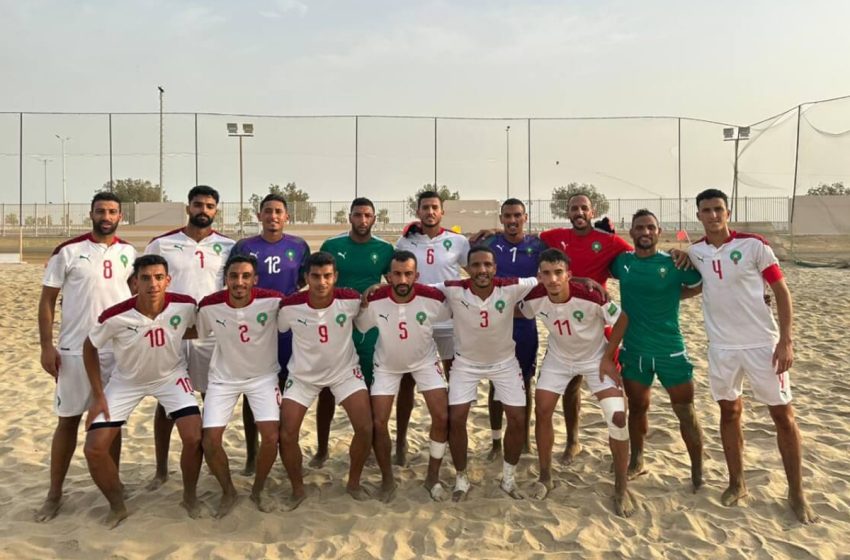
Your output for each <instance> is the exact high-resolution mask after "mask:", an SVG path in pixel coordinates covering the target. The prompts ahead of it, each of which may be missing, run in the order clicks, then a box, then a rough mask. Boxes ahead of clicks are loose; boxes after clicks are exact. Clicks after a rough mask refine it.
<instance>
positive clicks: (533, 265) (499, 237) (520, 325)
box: [484, 198, 546, 461]
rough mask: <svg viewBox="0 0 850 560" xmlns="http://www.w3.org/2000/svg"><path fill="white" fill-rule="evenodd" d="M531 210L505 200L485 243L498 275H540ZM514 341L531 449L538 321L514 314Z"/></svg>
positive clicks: (495, 419) (498, 416)
mask: <svg viewBox="0 0 850 560" xmlns="http://www.w3.org/2000/svg"><path fill="white" fill-rule="evenodd" d="M527 221H528V214H526V213H525V204H523V203H522V201H521V200H519V199H518V198H509V199H507V200H505V202H503V203H502V208H501V211H500V213H499V222H501V224H502V228H503V229H502V232H501V233H497V234H496V235H493V236H491V237H488V238H487V239H486V240H485V241H484V244H485V245H487V246H488V247H490V248H491V249H493V253H494V254H495V255H496V278H530V277H532V276H536V275H537V266H538V260H539V257H540V253H541V252H543V251H544V250H546V244H545V243H543V242H542V241H541V240H540V238H538V237H537V236H535V235H526V234H525V224H526V222H527ZM514 343H515V344H516V359H517V361H518V362H519V367H520V370H522V382H523V384H524V385H525V441H526V444H525V450H526V451H528V445H529V444H528V441H529V438H528V432H529V424H530V422H531V378H532V377H534V371H535V369H536V365H537V345H538V341H537V322H536V321H535V320H534V319H525V318H523V317H515V318H514ZM493 393H494V390H493V384H492V383H491V384H490V393H489V395H488V397H487V408H488V411H489V413H490V430H491V431H492V433H493V447H492V449H491V450H490V454H489V456H488V457H487V458H488V459H489V460H491V461H492V460H493V459H495V458H496V457H498V456H500V455H501V454H502V403H500V402H499V401H497V400H495V398H494V396H493Z"/></svg>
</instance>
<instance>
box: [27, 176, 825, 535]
mask: <svg viewBox="0 0 850 560" xmlns="http://www.w3.org/2000/svg"><path fill="white" fill-rule="evenodd" d="M219 202H220V197H219V193H218V192H217V191H216V190H215V189H214V188H212V187H209V186H196V187H193V188H192V189H191V190H189V192H188V195H187V197H186V203H187V204H186V213H187V215H188V221H187V223H186V225H185V226H184V227H182V228H179V229H176V230H173V231H169V232H165V233H163V234H162V235H160V236H158V237H156V238H154V239H153V240H151V241H150V243H149V244H148V245H147V247H145V249H144V251H143V252H141V253H138V252H137V251H136V249H135V248H134V247H133V245H131V244H129V243H127V242H125V241H123V240H122V239H121V238H120V237H119V232H118V231H117V230H118V226H119V223H120V222H121V220H122V206H121V200H119V199H118V197H116V196H115V195H114V194H111V193H108V192H100V193H98V194H97V195H95V196H94V198H93V200H92V202H91V213H90V217H91V220H92V231H91V232H90V233H87V234H85V235H82V236H80V237H76V238H73V239H70V240H68V241H66V242H64V243H62V244H61V245H59V246H58V247H56V249H55V250H54V252H53V254H52V256H51V257H50V259H49V261H48V262H47V264H46V266H45V272H44V277H43V281H42V289H41V297H40V300H39V305H38V330H39V336H40V346H41V366H42V368H43V369H44V370H45V371H46V372H47V373H48V374H50V375H51V376H52V377H53V379H54V380H55V397H54V411H55V413H56V416H57V418H58V420H57V424H56V429H55V432H54V434H53V440H52V443H51V451H50V471H49V472H50V480H49V490H48V492H47V497H46V499H45V500H44V503H43V505H41V506H40V509H39V510H38V511H37V512H36V514H35V519H36V521H42V522H45V521H49V520H50V519H52V518H54V517H55V516H56V515H59V514H61V506H62V502H63V483H64V482H65V478H66V475H67V472H68V469H69V466H70V464H71V461H72V459H73V458H74V456H75V454H76V453H77V447H78V432H79V428H80V425H81V423H82V424H83V427H84V429H85V438H84V441H83V442H80V443H82V447H83V453H84V457H85V461H86V463H87V466H88V470H89V473H90V474H91V478H92V480H93V482H94V484H95V485H96V486H97V488H98V489H99V490H100V492H101V493H102V494H103V496H104V497H105V498H106V500H107V502H108V504H109V513H108V516H107V518H106V520H105V523H106V525H107V526H108V527H110V528H112V527H116V526H118V525H119V524H121V523H122V522H124V521H125V520H126V519H127V517H128V516H129V515H130V513H132V511H131V510H132V508H130V507H128V505H127V503H125V499H126V497H125V488H124V485H123V483H122V481H121V477H120V476H119V466H120V455H121V446H122V426H124V425H125V423H126V422H127V421H128V419H129V418H130V416H131V414H132V413H133V411H134V409H135V408H136V407H137V406H138V405H139V403H140V402H141V401H142V400H143V399H144V398H145V397H154V398H155V399H156V400H157V403H158V404H157V406H156V411H155V414H154V417H153V418H148V419H145V421H146V422H151V423H152V430H151V431H152V432H153V434H154V442H155V471H154V476H153V478H152V479H151V480H150V481H149V482H146V484H147V486H146V488H147V490H148V491H151V492H155V491H157V489H159V488H160V487H161V486H162V485H163V484H164V483H165V482H166V481H167V480H168V476H169V464H168V463H169V452H170V442H171V437H172V432H173V430H174V428H175V427H176V428H177V432H178V436H179V440H180V458H179V469H180V473H181V479H182V485H183V494H182V500H181V504H180V505H181V506H182V507H183V508H184V509H185V510H186V512H187V514H188V516H189V517H191V518H193V519H194V518H198V517H202V516H203V515H204V513H203V512H204V510H205V509H206V508H209V509H211V510H212V516H213V517H216V518H222V517H225V516H227V515H228V514H229V513H231V512H233V511H234V509H235V508H237V507H244V506H242V505H240V502H239V495H238V492H237V489H236V485H235V484H234V482H233V480H232V475H231V468H232V467H231V463H230V461H229V459H228V452H229V451H232V450H229V449H227V446H226V445H225V438H224V434H225V430H226V429H227V426H228V424H229V423H230V422H231V421H232V420H233V415H234V412H235V411H236V409H237V405H239V403H240V400H241V409H242V420H243V426H244V441H245V464H244V465H240V466H239V469H240V470H241V472H242V474H244V475H246V476H251V477H253V484H252V486H251V491H250V501H251V503H252V504H253V507H256V508H257V509H259V510H260V511H262V512H266V513H268V512H274V511H278V510H283V511H293V510H296V509H297V508H298V507H299V506H300V505H301V504H302V503H303V502H304V501H305V500H309V499H311V498H310V495H309V493H308V492H307V490H306V489H305V482H304V472H303V470H304V462H305V457H304V455H303V454H302V448H301V435H302V425H303V422H304V419H305V417H306V415H307V413H308V410H309V409H310V408H311V407H312V406H313V404H314V403H316V406H315V415H316V442H315V448H314V449H315V453H314V454H313V455H312V456H311V457H309V458H306V460H307V465H308V467H309V468H311V469H322V468H323V466H324V465H325V462H326V461H327V460H328V458H329V455H330V448H329V438H330V431H331V424H332V420H333V417H334V414H335V412H336V409H337V406H339V407H341V408H342V409H343V410H344V412H345V414H346V416H347V418H348V420H349V423H350V426H351V432H352V435H351V439H350V444H349V445H348V448H349V458H348V461H349V463H348V476H347V481H346V492H347V494H348V495H349V496H350V498H347V499H353V500H357V501H365V500H378V501H381V502H385V503H389V502H391V501H392V500H393V498H394V497H395V494H396V490H397V488H398V479H397V475H398V469H409V468H410V467H409V466H408V464H409V463H408V459H409V455H410V454H411V453H412V452H414V451H415V452H418V451H424V450H411V449H409V447H408V437H407V435H408V427H409V426H410V420H411V414H412V412H413V409H414V406H416V402H417V401H416V398H415V393H416V391H418V392H419V393H420V394H421V397H422V402H423V403H424V406H425V407H426V408H427V412H428V414H429V416H430V431H429V432H428V438H427V454H428V462H427V468H426V471H425V472H422V473H416V476H417V478H418V479H420V480H421V481H422V482H421V485H422V490H421V491H422V492H423V496H425V495H427V496H428V497H430V499H431V500H433V501H435V502H444V501H449V502H451V501H454V502H459V501H463V500H465V499H467V497H468V495H469V494H470V492H474V491H475V486H476V485H480V483H481V481H479V480H475V478H474V477H471V476H470V474H469V469H468V463H469V430H470V429H472V428H473V427H472V422H471V419H470V416H471V414H478V413H479V412H478V410H473V408H472V405H473V404H475V403H476V401H477V399H478V389H479V385H480V384H481V382H482V381H486V382H487V384H488V387H489V390H488V401H487V414H488V424H489V427H490V430H491V437H490V440H491V444H490V449H489V450H488V454H487V456H486V460H487V461H491V462H492V461H500V462H501V465H502V469H501V477H500V479H499V481H498V487H499V488H500V490H501V492H502V494H501V495H502V496H503V498H504V499H505V500H523V499H530V500H546V499H551V496H549V494H550V492H551V491H552V490H553V488H555V487H556V486H557V485H559V484H565V482H563V481H560V480H558V476H557V475H556V473H555V472H553V457H555V454H556V452H557V457H555V458H556V460H558V461H559V462H560V464H561V465H564V466H569V465H570V464H572V463H573V462H574V461H576V460H577V456H578V455H579V453H580V452H581V450H582V445H588V444H587V443H583V442H582V438H581V422H580V419H581V416H580V409H581V404H582V399H583V398H592V399H594V400H595V401H596V402H597V403H598V405H599V409H600V410H601V413H602V416H603V420H604V425H605V426H606V428H607V435H608V445H609V452H610V455H609V459H608V464H610V469H603V470H599V471H598V472H597V473H596V476H598V477H599V478H607V479H609V480H611V481H612V482H613V488H614V491H613V495H612V496H610V497H608V500H609V501H608V502H607V503H606V507H607V508H609V509H610V511H612V512H613V513H614V514H616V515H617V516H620V517H624V518H628V517H630V516H632V515H640V507H641V503H640V501H639V500H638V499H637V498H636V497H635V496H634V495H633V494H632V493H631V492H630V491H629V485H630V484H633V483H635V481H636V479H637V477H639V476H640V475H641V474H643V473H644V472H646V465H645V459H644V457H645V454H644V448H645V440H646V436H647V433H648V430H649V415H648V409H649V406H650V401H651V392H652V387H653V384H654V382H655V379H656V378H657V379H658V382H659V383H660V384H661V386H662V387H663V389H664V390H665V391H666V392H667V394H668V396H669V399H670V406H671V408H672V411H673V413H674V414H675V418H676V420H677V421H678V424H679V431H680V435H681V440H682V442H683V443H684V446H685V448H686V450H687V460H688V463H689V464H690V473H689V480H690V488H689V491H693V492H708V491H711V490H708V489H705V488H704V487H703V486H704V482H705V480H704V476H703V459H704V436H703V430H702V428H701V425H700V420H699V417H700V411H699V410H698V409H697V407H696V406H695V398H694V397H695V395H694V393H695V383H694V375H695V371H694V366H693V365H692V362H691V360H690V359H689V356H688V353H687V351H686V347H685V340H684V338H683V336H682V330H681V328H680V324H679V307H680V302H681V301H682V300H684V299H687V298H699V299H700V300H701V305H702V314H703V318H704V325H705V332H706V334H707V336H708V340H709V344H708V355H707V361H708V369H707V371H705V372H699V373H700V374H702V375H705V376H706V377H707V379H708V385H709V388H710V393H711V395H710V396H711V399H712V400H714V401H716V403H717V406H718V407H719V415H720V430H719V431H720V438H721V440H722V450H723V454H724V457H725V463H726V468H725V472H726V474H727V476H728V480H727V482H726V484H725V486H726V488H725V490H724V491H723V492H722V495H721V496H720V502H721V503H722V504H723V505H724V506H730V507H731V506H735V505H737V504H739V502H741V501H742V500H743V499H744V498H745V497H746V496H747V495H748V490H747V484H746V480H745V477H744V461H743V447H744V438H743V431H742V413H743V410H744V400H745V398H744V397H743V394H744V385H745V383H744V381H745V378H746V386H747V387H748V390H747V393H748V396H747V397H746V399H754V400H755V401H757V402H759V403H761V404H763V405H765V406H766V409H767V411H768V413H769V416H770V421H771V422H772V424H773V427H774V429H775V434H776V443H777V447H778V451H779V455H780V456H781V460H782V465H783V467H784V473H785V477H786V479H787V485H788V494H787V496H788V506H790V509H791V510H792V511H793V514H794V516H795V517H796V519H797V520H799V522H800V523H802V524H809V523H814V522H816V521H817V520H818V517H817V515H816V514H815V513H814V512H813V510H812V509H811V507H810V506H809V504H808V502H807V499H806V495H805V491H804V486H803V465H802V444H801V437H800V431H799V429H798V426H797V422H796V419H795V415H794V408H793V405H792V391H791V375H790V371H791V368H792V366H793V362H794V347H793V338H794V337H793V305H792V297H791V294H790V291H789V289H788V287H787V285H786V282H785V279H784V275H783V271H782V270H781V268H780V265H779V261H778V260H777V258H776V255H775V254H774V252H773V250H772V249H771V247H770V246H769V245H768V243H767V241H766V240H765V239H764V238H762V237H760V236H758V235H755V234H749V233H744V232H737V231H734V230H732V229H730V221H731V219H730V205H729V199H728V197H727V196H726V194H725V193H723V192H722V191H720V190H717V189H707V190H705V191H703V192H701V193H699V194H698V195H697V197H696V208H697V218H698V220H699V221H700V222H701V224H702V226H703V228H704V237H703V238H702V239H700V240H698V241H695V242H693V243H692V244H690V245H689V246H687V247H684V248H682V249H679V250H677V249H670V250H669V251H665V250H662V248H661V247H659V239H660V235H661V233H662V230H661V227H660V222H659V220H658V218H657V217H656V215H655V214H654V213H653V212H652V211H651V209H642V210H638V211H637V212H636V213H635V214H634V215H633V216H632V218H631V222H630V223H628V224H626V227H627V228H628V232H627V236H628V239H626V238H624V237H621V236H620V235H618V234H617V233H615V232H614V230H613V228H612V227H611V225H610V223H609V222H608V220H607V219H605V220H602V221H597V218H598V217H597V216H596V215H595V214H594V208H593V204H592V202H591V198H590V196H588V195H587V194H580V193H579V194H574V195H573V196H572V197H571V198H569V200H568V203H567V209H568V220H569V222H570V227H561V228H554V229H549V230H545V231H542V232H540V233H539V234H532V233H530V232H529V231H527V229H526V223H527V214H526V207H525V204H524V203H523V202H522V201H521V200H519V199H516V198H509V199H507V200H504V201H503V202H502V203H501V207H500V215H499V221H500V223H501V227H500V228H498V229H492V230H482V231H478V232H474V233H473V234H472V235H471V236H469V237H467V236H466V235H463V234H461V233H458V232H456V231H453V230H452V229H448V228H446V227H444V224H443V215H444V209H443V201H442V200H441V199H440V195H439V194H438V193H436V192H432V191H424V192H421V193H419V194H418V196H417V198H416V220H415V221H414V222H412V223H411V224H409V225H408V226H407V227H406V228H405V230H404V232H403V234H402V236H401V237H400V238H399V239H398V241H397V242H396V244H395V245H393V244H391V243H389V242H387V241H385V240H383V239H381V238H380V237H378V236H376V235H374V234H373V233H372V228H373V226H374V224H375V222H376V212H375V207H374V204H373V203H372V202H371V201H370V200H369V199H367V198H355V199H354V200H353V201H352V202H351V204H350V207H349V214H348V221H349V223H350V229H349V230H348V231H346V232H344V233H341V234H339V235H336V236H334V237H331V238H329V239H327V240H325V241H324V243H322V245H321V248H320V250H319V251H315V252H312V251H311V249H310V247H309V245H308V244H307V243H306V242H305V241H304V240H303V239H301V238H300V237H297V236H294V235H291V234H289V233H285V232H284V229H285V226H286V224H287V221H288V219H289V215H288V208H287V201H286V200H285V199H284V198H283V197H282V196H280V195H278V194H269V195H268V196H266V197H265V198H264V199H262V201H261V203H260V206H259V210H258V214H257V221H258V222H259V224H260V227H261V232H260V233H259V234H258V235H255V236H252V237H246V238H243V239H239V240H234V239H231V238H230V237H227V236H225V235H223V234H221V233H219V232H217V231H215V230H214V229H213V222H214V220H215V218H216V214H217V211H218V209H219ZM610 278H613V279H614V280H615V281H616V282H617V283H618V286H619V300H618V301H617V300H615V298H612V297H610V296H609V294H608V291H607V284H608V280H609V279H610ZM60 298H61V320H58V319H57V317H58V316H57V311H58V309H59V306H57V303H59V302H60ZM773 306H775V308H776V312H775V317H774V312H773V310H772V307H773ZM54 323H58V324H59V333H58V338H57V339H55V340H54V334H53V331H54ZM538 328H545V329H546V333H547V334H548V336H546V342H545V349H544V350H545V354H544V357H543V359H542V361H541V360H538V350H539V345H540V342H539V339H538ZM582 385H584V386H585V387H586V389H587V390H589V392H590V393H591V394H592V397H588V396H587V394H586V393H587V391H585V395H582ZM394 411H395V426H396V430H395V442H393V434H392V433H391V430H390V427H389V425H390V419H391V417H392V416H393V412H394ZM561 411H562V412H563V417H564V421H565V422H564V424H565V437H566V444H565V446H564V448H563V449H558V450H556V449H555V434H556V430H559V429H560V427H559V426H560V423H559V422H557V421H556V420H555V416H556V415H557V416H560V413H561ZM556 412H557V414H556ZM503 417H504V419H505V422H504V429H503ZM532 419H533V420H534V422H533V426H532ZM532 428H533V429H532ZM535 451H536V455H537V461H538V468H537V472H538V477H537V480H536V481H530V480H529V481H525V480H521V477H520V478H518V474H517V465H518V463H519V461H520V458H521V456H522V455H523V454H524V453H533V452H535ZM371 456H374V461H373V462H372V461H370V457H371ZM278 458H280V462H281V463H282V466H283V470H282V471H280V467H279V466H277V463H278ZM448 459H450V461H448ZM444 460H447V461H445V462H446V463H447V466H449V465H448V463H451V467H452V468H453V472H452V475H453V479H451V480H445V479H443V478H441V468H442V467H443V463H444ZM475 460H478V459H475ZM204 463H206V465H207V469H208V471H209V473H211V474H212V476H213V477H214V478H215V480H216V481H217V482H218V484H219V485H220V490H221V493H220V497H217V499H216V500H217V501H216V503H213V504H206V503H204V502H203V500H201V499H199V497H198V493H197V486H198V481H199V478H200V477H201V476H202V472H201V471H202V467H203V465H204ZM376 467H377V470H378V471H380V477H381V482H380V485H379V487H378V488H377V489H373V488H371V487H370V486H369V485H367V484H362V483H361V479H362V478H363V476H364V471H367V472H368V470H370V469H375V468H376ZM234 468H236V467H234ZM276 470H278V471H279V472H278V474H282V473H284V472H285V474H286V478H287V479H288V481H289V484H290V485H291V490H290V491H289V492H288V495H287V496H286V498H285V499H279V498H277V497H276V496H274V495H270V493H269V490H268V488H267V482H268V480H269V477H270V476H271V475H272V474H275V472H276ZM203 476H206V474H204V475H203ZM92 491H94V489H93V488H92ZM425 499H426V500H427V499H428V498H425Z"/></svg>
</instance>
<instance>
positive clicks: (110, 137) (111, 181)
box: [109, 113, 115, 192]
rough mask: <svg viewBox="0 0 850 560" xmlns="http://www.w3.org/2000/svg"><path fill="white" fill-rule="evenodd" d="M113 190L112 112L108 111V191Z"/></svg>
mask: <svg viewBox="0 0 850 560" xmlns="http://www.w3.org/2000/svg"><path fill="white" fill-rule="evenodd" d="M114 190H115V177H114V176H113V175H112V113H109V192H112V191H114Z"/></svg>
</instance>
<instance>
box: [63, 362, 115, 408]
mask: <svg viewBox="0 0 850 560" xmlns="http://www.w3.org/2000/svg"><path fill="white" fill-rule="evenodd" d="M99 354H100V381H101V383H102V384H103V386H104V387H105V386H106V384H107V383H108V382H109V378H110V377H111V376H112V372H113V371H114V370H115V355H114V354H112V352H100V353H99ZM60 359H61V360H62V365H61V366H60V367H59V375H58V376H57V377H56V394H55V397H54V400H53V411H54V412H55V413H56V415H57V416H60V417H69V416H80V415H81V414H82V413H83V412H85V411H86V410H88V408H89V405H90V404H91V384H90V383H89V377H88V375H87V374H86V366H85V364H83V357H82V356H81V355H79V354H77V355H67V354H62V353H60Z"/></svg>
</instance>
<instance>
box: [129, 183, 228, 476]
mask: <svg viewBox="0 0 850 560" xmlns="http://www.w3.org/2000/svg"><path fill="white" fill-rule="evenodd" d="M187 198H188V204H187V205H186V214H188V216H189V221H188V223H187V224H186V225H185V226H184V227H182V228H179V229H175V230H172V231H169V232H167V233H164V234H162V235H160V236H159V237H155V238H153V239H152V240H151V242H150V243H149V244H148V246H147V247H146V248H145V254H146V255H160V256H162V257H163V258H165V260H166V261H168V267H169V270H170V271H171V283H170V289H171V290H172V291H174V292H177V293H181V294H187V295H189V296H192V298H194V299H195V301H200V300H201V298H203V297H204V296H207V295H209V294H211V293H213V292H217V291H218V290H221V289H222V287H223V286H224V272H223V271H224V263H225V262H227V257H228V255H230V250H231V249H232V248H233V244H234V241H233V240H232V239H230V238H229V237H227V236H225V235H222V234H221V233H219V232H217V231H215V230H214V229H213V227H212V226H213V221H214V220H215V216H216V213H217V212H218V203H219V194H218V191H216V190H215V189H214V188H212V187H208V186H205V185H198V186H196V187H192V188H191V189H190V190H189V195H188V197H187ZM184 346H185V351H186V361H187V363H188V364H189V377H190V378H191V380H192V386H193V387H194V388H195V390H197V391H199V392H200V393H201V396H202V397H203V395H204V393H206V391H207V380H208V375H209V367H210V359H211V358H212V353H213V348H214V347H215V342H214V341H213V340H211V339H207V340H203V341H200V340H187V341H186V342H185V344H184ZM173 428H174V422H172V421H171V420H170V419H169V418H168V417H167V416H166V414H165V410H164V409H163V407H161V406H157V408H156V415H155V416H154V441H155V443H156V446H155V447H156V474H155V475H154V478H153V480H151V483H150V484H149V485H148V489H149V490H155V489H157V488H159V487H160V486H161V485H162V483H163V482H165V481H166V479H167V478H168V448H169V446H170V444H171V431H172V429H173Z"/></svg>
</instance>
